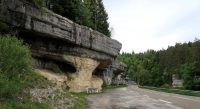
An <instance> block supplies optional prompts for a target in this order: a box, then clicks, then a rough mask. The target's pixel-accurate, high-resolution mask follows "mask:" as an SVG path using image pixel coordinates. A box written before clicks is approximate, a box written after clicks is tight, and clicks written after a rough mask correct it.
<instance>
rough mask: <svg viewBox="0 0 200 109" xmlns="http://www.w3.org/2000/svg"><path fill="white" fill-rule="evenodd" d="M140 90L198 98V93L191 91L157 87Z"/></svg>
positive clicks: (199, 94) (199, 95)
mask: <svg viewBox="0 0 200 109" xmlns="http://www.w3.org/2000/svg"><path fill="white" fill-rule="evenodd" d="M139 87H140V88H145V89H150V90H155V91H162V92H167V93H175V94H180V95H188V96H196V97H200V92H199V91H192V90H184V89H182V88H158V87H148V86H139Z"/></svg>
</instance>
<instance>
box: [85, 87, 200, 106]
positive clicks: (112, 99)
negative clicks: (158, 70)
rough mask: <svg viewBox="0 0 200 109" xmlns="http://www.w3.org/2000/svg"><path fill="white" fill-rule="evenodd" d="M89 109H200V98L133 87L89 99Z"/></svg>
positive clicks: (111, 91)
mask: <svg viewBox="0 0 200 109" xmlns="http://www.w3.org/2000/svg"><path fill="white" fill-rule="evenodd" d="M87 109H200V98H199V97H190V96H183V95H177V94H170V93H164V92H157V91H152V90H147V89H140V88H138V87H137V86H133V85H131V86H128V87H125V88H118V89H113V90H109V91H107V92H105V93H103V94H97V95H91V96H89V97H87Z"/></svg>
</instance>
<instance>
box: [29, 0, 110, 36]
mask: <svg viewBox="0 0 200 109" xmlns="http://www.w3.org/2000/svg"><path fill="white" fill-rule="evenodd" d="M26 1H28V2H31V3H34V4H35V5H36V6H39V7H41V6H45V7H47V8H48V9H50V10H52V11H53V12H55V13H57V14H60V15H62V16H64V17H67V18H69V19H70V20H72V21H74V22H76V23H78V24H81V25H85V26H88V27H90V28H92V29H94V30H97V31H99V32H101V33H103V34H105V35H106V36H108V37H110V36H111V32H110V30H109V23H108V14H107V12H106V10H105V8H104V4H103V0H26Z"/></svg>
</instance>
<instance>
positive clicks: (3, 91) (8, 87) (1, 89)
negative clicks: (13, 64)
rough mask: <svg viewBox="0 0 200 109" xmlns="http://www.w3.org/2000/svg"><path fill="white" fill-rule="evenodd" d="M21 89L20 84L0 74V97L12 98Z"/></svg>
mask: <svg viewBox="0 0 200 109" xmlns="http://www.w3.org/2000/svg"><path fill="white" fill-rule="evenodd" d="M19 91H20V87H19V84H18V83H17V82H15V81H8V80H6V79H5V77H3V76H2V75H0V98H4V99H11V98H14V97H15V95H16V94H17V93H18V92H19Z"/></svg>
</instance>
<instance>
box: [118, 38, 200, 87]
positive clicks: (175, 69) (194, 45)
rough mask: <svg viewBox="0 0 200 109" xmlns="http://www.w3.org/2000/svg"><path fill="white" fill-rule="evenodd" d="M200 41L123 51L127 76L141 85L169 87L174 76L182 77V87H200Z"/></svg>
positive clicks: (121, 56)
mask: <svg viewBox="0 0 200 109" xmlns="http://www.w3.org/2000/svg"><path fill="white" fill-rule="evenodd" d="M199 56H200V40H198V39H196V40H195V41H194V42H188V43H177V44H176V45H175V46H169V47H168V48H167V49H166V50H164V49H163V50H159V51H154V50H148V51H146V52H144V53H134V52H132V53H122V54H121V55H120V56H119V59H120V60H121V61H123V62H124V63H126V64H127V65H128V75H129V77H130V79H132V80H134V81H135V82H137V84H139V85H140V86H153V87H165V86H168V87H169V88H171V87H172V82H173V81H172V78H173V75H175V77H176V78H177V79H181V80H183V89H186V90H200V67H199V66H200V57H199Z"/></svg>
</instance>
